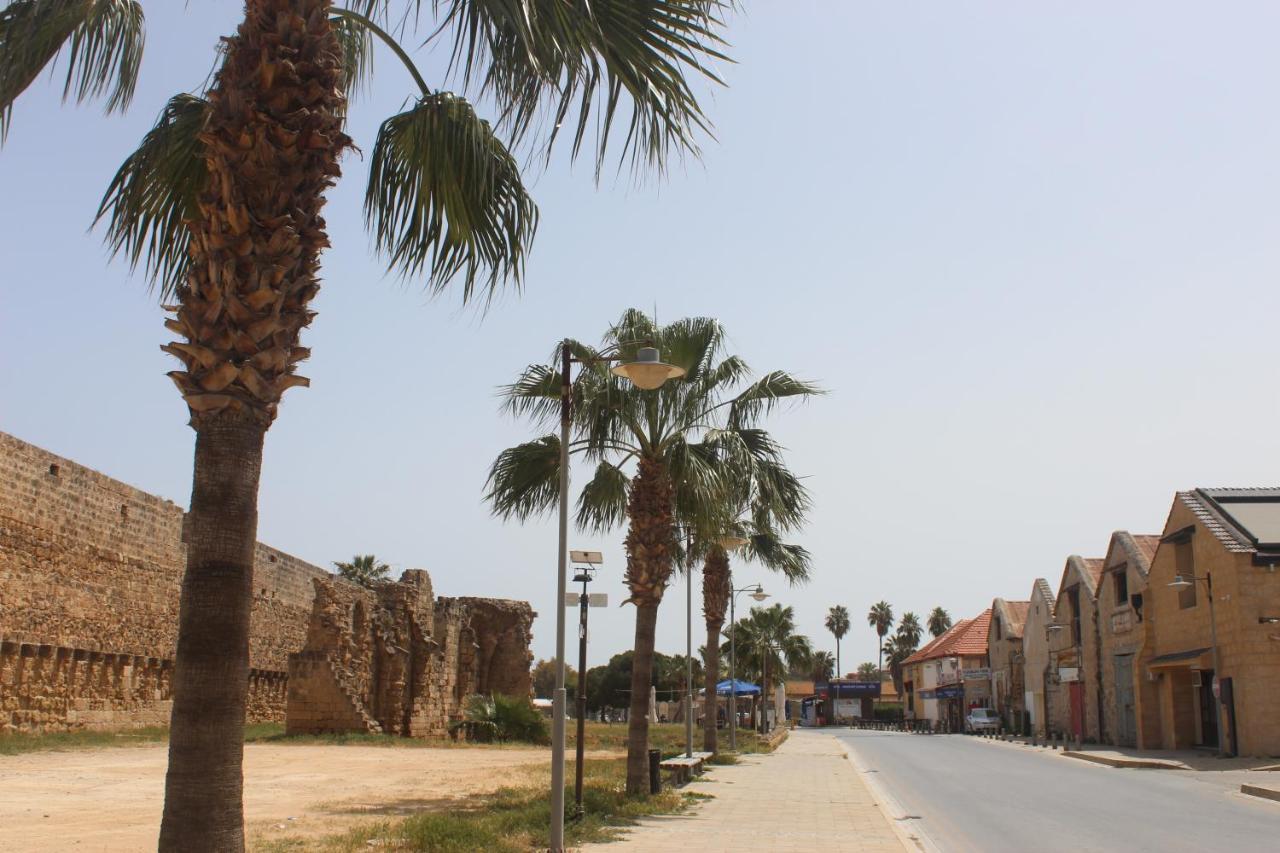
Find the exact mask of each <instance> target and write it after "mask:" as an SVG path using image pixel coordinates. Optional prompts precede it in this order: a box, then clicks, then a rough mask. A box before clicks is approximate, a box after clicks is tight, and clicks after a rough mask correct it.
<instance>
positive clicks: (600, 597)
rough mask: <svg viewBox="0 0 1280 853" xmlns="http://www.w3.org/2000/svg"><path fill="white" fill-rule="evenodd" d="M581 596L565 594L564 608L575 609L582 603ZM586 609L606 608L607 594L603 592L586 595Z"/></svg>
mask: <svg viewBox="0 0 1280 853" xmlns="http://www.w3.org/2000/svg"><path fill="white" fill-rule="evenodd" d="M581 598H582V597H581V594H580V593H577V592H566V593H565V594H564V606H565V607H577V606H578V605H579V604H581V603H582V600H581ZM587 606H588V607H608V606H609V594H608V593H605V592H592V593H588V594H587Z"/></svg>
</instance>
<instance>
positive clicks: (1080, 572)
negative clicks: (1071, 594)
mask: <svg viewBox="0 0 1280 853" xmlns="http://www.w3.org/2000/svg"><path fill="white" fill-rule="evenodd" d="M1104 563H1106V560H1105V559H1104V558H1102V557H1081V556H1080V555H1078V554H1072V555H1071V556H1070V557H1067V564H1066V565H1065V566H1064V567H1063V569H1062V580H1060V581H1059V582H1058V593H1059V595H1060V594H1061V593H1062V591H1063V590H1064V589H1066V588H1067V587H1069V586H1072V584H1073V581H1074V582H1078V583H1081V584H1083V585H1084V588H1085V591H1086V592H1088V593H1089V598H1090V599H1092V600H1096V599H1097V597H1098V580H1099V579H1100V578H1101V577H1102V566H1103V564H1104ZM1054 597H1055V598H1056V597H1057V596H1054Z"/></svg>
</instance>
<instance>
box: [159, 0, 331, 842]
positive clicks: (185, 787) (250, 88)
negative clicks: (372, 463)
mask: <svg viewBox="0 0 1280 853" xmlns="http://www.w3.org/2000/svg"><path fill="white" fill-rule="evenodd" d="M329 6H330V4H329V2H327V0H248V2H247V3H246V4H245V18H244V21H243V23H241V25H240V28H239V29H238V31H237V33H236V35H235V36H234V37H232V38H230V39H227V41H226V44H225V54H224V60H223V64H222V67H221V69H220V70H219V71H218V76H217V79H216V80H215V82H214V85H213V87H212V89H211V90H210V92H209V104H210V107H209V119H208V123H207V125H206V127H205V130H204V132H203V133H202V134H201V137H200V139H201V142H202V143H203V146H204V153H205V161H206V166H207V169H208V174H209V184H208V187H207V188H206V190H205V192H204V193H203V194H202V195H201V197H200V199H199V216H198V217H196V219H195V221H193V222H192V223H191V224H190V226H189V227H190V228H191V232H192V233H191V243H190V249H189V251H190V254H191V272H190V275H189V278H188V280H187V281H186V282H185V283H184V284H183V286H182V287H180V288H179V290H178V294H177V296H178V300H179V304H178V306H177V308H176V309H175V310H176V317H175V318H174V319H171V320H168V321H166V323H165V325H166V326H167V327H168V328H169V329H170V330H171V331H173V332H176V333H178V334H180V335H182V336H184V337H185V338H186V341H184V342H175V343H171V344H168V345H166V346H165V347H163V349H164V350H165V351H166V352H168V353H170V354H171V355H174V356H176V357H177V358H178V359H179V360H180V361H181V362H182V364H183V367H184V368H185V369H184V370H177V371H173V372H172V373H170V374H169V376H170V377H171V378H172V379H173V381H174V383H175V384H176V385H177V386H178V389H179V390H180V391H181V392H182V395H183V399H184V400H186V402H187V406H188V408H189V409H190V412H191V425H192V427H194V429H195V431H196V453H195V470H194V474H193V477H192V495H191V511H190V513H189V515H188V544H187V572H186V575H185V576H184V578H183V585H182V602H181V607H180V614H179V627H178V645H177V654H176V658H177V663H176V667H175V670H174V680H173V694H174V695H173V700H174V704H173V713H172V724H171V731H170V745H169V771H168V775H167V776H166V778H165V807H164V817H163V819H162V821H161V826H160V849H161V850H166V851H167V850H175V851H176V850H181V851H206V850H208V851H215V850H216V851H236V850H242V849H243V848H244V828H243V825H244V821H243V807H242V776H241V765H242V759H243V740H244V731H243V726H244V702H245V693H246V690H247V682H248V665H249V614H250V610H251V606H252V583H253V549H254V542H255V541H256V539H257V502H258V472H259V470H260V467H261V462H262V445H263V438H264V436H265V434H266V431H267V429H268V427H269V426H270V424H271V422H272V420H273V419H274V418H275V414H276V408H277V406H278V404H279V402H280V397H281V395H282V394H283V393H284V391H285V390H286V389H288V388H290V387H293V386H295V385H306V384H307V380H306V379H305V378H303V377H301V376H297V375H296V374H295V373H294V370H295V368H296V365H297V363H298V362H299V361H301V360H302V359H304V358H306V357H307V355H308V354H309V353H308V351H307V349H306V348H305V347H301V346H299V345H298V338H299V334H300V332H301V330H302V329H303V328H305V327H306V326H307V325H308V324H309V323H310V322H311V318H312V316H313V315H312V312H310V311H309V310H307V306H308V303H309V302H310V301H311V299H312V297H313V296H314V295H315V293H316V291H317V290H318V289H319V284H318V282H317V279H316V273H317V271H318V269H319V263H320V260H319V257H320V251H321V250H322V249H323V248H324V247H325V246H327V245H328V237H327V236H326V234H325V223H324V219H323V218H322V217H321V216H320V209H321V207H322V206H323V205H324V192H325V190H326V189H327V188H328V187H329V186H330V185H332V183H333V181H334V179H335V178H336V177H337V176H338V174H339V169H338V157H339V156H340V154H341V153H342V150H343V149H344V148H345V147H346V146H347V145H348V144H349V142H350V140H348V139H347V137H346V136H345V135H344V134H343V133H342V126H341V119H340V115H341V108H342V96H341V94H340V92H339V90H338V83H339V75H340V72H341V59H340V52H339V49H338V43H337V41H336V39H335V38H334V36H333V33H332V32H331V30H330V28H329V20H328V15H327V12H328V9H329Z"/></svg>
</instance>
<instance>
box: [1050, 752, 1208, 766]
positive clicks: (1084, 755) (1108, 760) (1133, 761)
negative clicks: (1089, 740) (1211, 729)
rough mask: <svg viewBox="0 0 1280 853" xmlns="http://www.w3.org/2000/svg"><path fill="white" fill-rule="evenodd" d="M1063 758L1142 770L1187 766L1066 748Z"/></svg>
mask: <svg viewBox="0 0 1280 853" xmlns="http://www.w3.org/2000/svg"><path fill="white" fill-rule="evenodd" d="M1062 755H1063V757H1064V758H1078V759H1080V760H1081V761H1092V762H1093V763H1094V764H1105V765H1106V766H1108V767H1132V768H1138V769H1142V770H1186V769H1188V768H1186V767H1184V766H1181V765H1178V764H1172V763H1170V762H1168V761H1150V760H1144V759H1141V758H1112V757H1111V756H1109V755H1095V754H1093V753H1091V752H1074V751H1072V750H1067V751H1066V752H1064V753H1062Z"/></svg>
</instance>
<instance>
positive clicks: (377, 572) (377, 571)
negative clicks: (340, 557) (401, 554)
mask: <svg viewBox="0 0 1280 853" xmlns="http://www.w3.org/2000/svg"><path fill="white" fill-rule="evenodd" d="M333 566H334V568H336V569H337V570H338V574H339V575H341V576H342V577H344V578H346V579H347V580H349V581H351V582H352V583H358V584H360V586H362V587H365V588H366V589H373V588H374V587H376V586H377V585H378V584H381V583H386V581H387V575H389V574H390V573H391V567H390V566H388V565H387V564H386V563H380V562H378V558H377V557H375V556H373V555H372V554H363V555H357V556H355V557H352V558H351V562H349V563H343V562H335V563H334V564H333Z"/></svg>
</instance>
